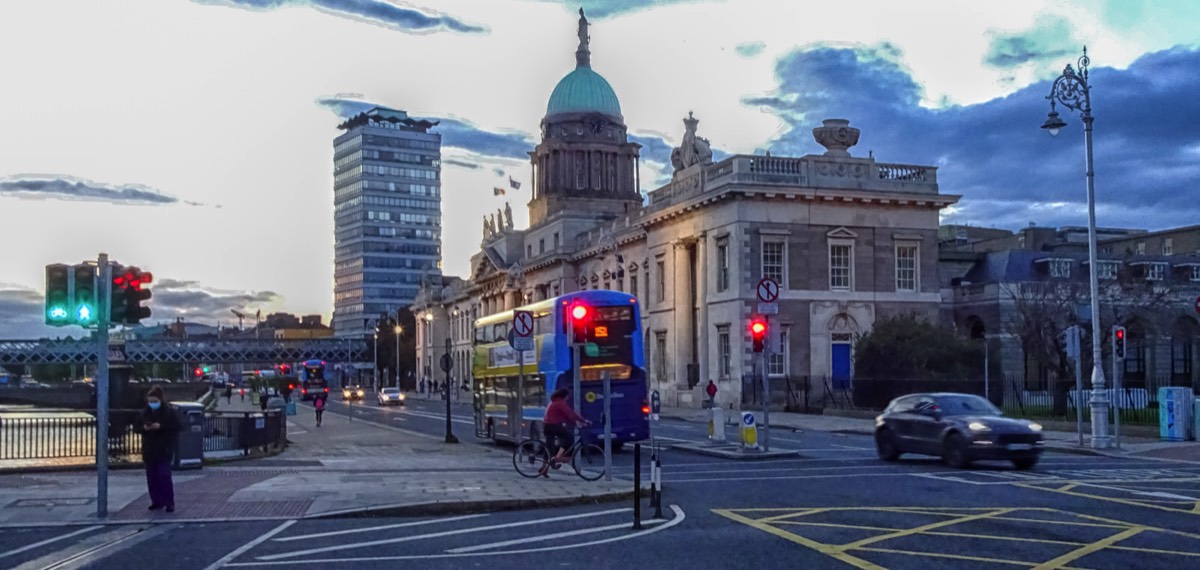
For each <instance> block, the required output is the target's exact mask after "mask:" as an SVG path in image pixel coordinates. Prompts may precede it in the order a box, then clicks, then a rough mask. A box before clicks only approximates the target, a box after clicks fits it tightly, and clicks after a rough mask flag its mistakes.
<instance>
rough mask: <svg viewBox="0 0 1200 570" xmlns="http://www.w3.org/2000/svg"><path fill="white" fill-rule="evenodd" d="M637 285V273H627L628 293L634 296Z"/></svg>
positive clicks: (636, 291)
mask: <svg viewBox="0 0 1200 570" xmlns="http://www.w3.org/2000/svg"><path fill="white" fill-rule="evenodd" d="M637 286H638V282H637V275H636V274H633V273H631V274H629V293H630V294H631V295H633V296H635V297H636V296H637V294H638V288H637Z"/></svg>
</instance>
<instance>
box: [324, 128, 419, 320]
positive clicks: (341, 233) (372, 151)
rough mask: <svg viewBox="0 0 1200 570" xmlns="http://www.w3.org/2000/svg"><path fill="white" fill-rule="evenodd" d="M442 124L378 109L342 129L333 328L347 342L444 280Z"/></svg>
mask: <svg viewBox="0 0 1200 570" xmlns="http://www.w3.org/2000/svg"><path fill="white" fill-rule="evenodd" d="M436 124H437V123H436V122H433V121H426V120H420V119H413V118H410V117H409V116H408V114H407V113H405V112H404V111H397V110H394V109H388V108H385V107H375V108H373V109H371V110H369V111H366V112H363V113H359V114H358V115H355V116H354V117H351V118H350V119H349V120H347V121H346V122H344V123H342V124H341V125H338V128H339V129H341V130H343V131H345V132H344V133H342V134H341V135H340V136H338V137H337V138H335V139H334V140H333V148H334V151H333V153H334V155H333V160H334V177H333V181H334V182H333V196H334V299H333V328H334V330H335V332H336V334H337V336H340V337H362V336H365V335H369V334H371V333H372V332H374V322H375V321H376V320H377V319H378V318H379V317H380V315H382V314H384V313H389V312H390V313H393V314H394V313H395V311H396V310H397V309H399V308H401V307H407V306H409V305H411V304H412V302H413V300H414V299H415V298H416V296H417V291H418V290H419V289H420V286H421V281H422V279H424V278H426V277H428V276H431V275H440V274H441V259H442V255H441V243H442V221H441V148H442V137H441V135H439V134H437V133H431V132H429V129H430V128H431V127H433V126H434V125H436Z"/></svg>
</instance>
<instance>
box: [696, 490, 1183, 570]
mask: <svg viewBox="0 0 1200 570" xmlns="http://www.w3.org/2000/svg"><path fill="white" fill-rule="evenodd" d="M1043 489H1044V490H1050V491H1057V489H1045V488H1043ZM713 512H714V513H716V514H718V515H721V516H723V517H725V518H728V519H730V520H733V521H736V522H739V523H742V524H745V525H748V526H751V527H754V528H756V529H759V530H761V531H763V532H767V533H770V534H772V535H774V536H777V537H779V538H783V539H785V540H788V541H790V542H793V543H796V544H799V545H801V546H804V547H806V548H809V549H811V550H814V551H816V552H818V553H821V554H824V555H826V556H829V557H831V558H834V559H836V560H839V561H841V562H845V563H846V564H849V565H850V566H853V567H855V568H860V569H863V570H875V569H879V568H882V567H881V566H879V565H878V564H876V563H874V562H871V561H870V560H867V559H865V558H863V557H862V556H861V555H862V554H867V553H879V554H891V555H902V556H913V557H928V558H931V559H948V560H962V561H970V562H985V563H993V564H1004V565H1013V566H1021V567H1025V568H1034V569H1038V570H1041V569H1046V570H1049V569H1052V568H1068V567H1069V566H1068V565H1069V564H1071V563H1072V562H1075V561H1077V560H1079V559H1081V558H1083V557H1085V556H1088V555H1091V554H1095V553H1097V552H1101V551H1104V550H1117V551H1126V552H1140V553H1146V554H1159V555H1168V556H1180V557H1183V559H1181V560H1179V561H1178V562H1179V564H1178V565H1179V566H1180V567H1187V566H1189V563H1187V562H1186V561H1187V560H1188V559H1192V560H1195V559H1196V558H1200V548H1197V551H1187V550H1168V549H1161V548H1143V547H1136V546H1121V545H1120V544H1119V543H1121V542H1122V541H1125V540H1127V539H1130V538H1132V537H1135V536H1138V535H1141V534H1147V533H1151V534H1152V533H1161V534H1167V535H1172V536H1177V537H1187V538H1190V539H1193V540H1194V541H1196V542H1197V543H1200V534H1191V533H1187V532H1181V531H1176V530H1170V529H1164V528H1157V527H1151V526H1146V525H1140V524H1134V523H1128V522H1124V521H1119V520H1115V519H1108V518H1103V517H1097V516H1093V515H1085V514H1081V513H1072V512H1069V511H1063V510H1058V509H1050V508H1038V507H1028V508H1026V507H1012V508H990V507H989V508H940V507H815V508H803V507H800V508H792V509H780V508H775V509H713ZM851 513H879V514H891V515H896V516H898V517H904V516H905V515H922V516H926V517H928V516H940V517H947V519H946V520H942V521H937V522H933V523H926V524H919V525H916V526H911V527H909V528H891V527H888V526H870V525H865V524H851V523H845V524H843V523H838V522H836V517H837V516H838V515H839V514H844V515H848V514H851ZM816 515H825V516H822V517H821V519H820V520H805V519H806V518H810V517H814V516H816ZM830 517H834V520H830ZM925 520H928V519H925ZM988 520H997V521H1017V522H1028V523H1032V524H1030V525H1029V526H1028V529H1029V533H1030V534H1032V535H1034V536H1029V537H1023V536H1000V535H995V534H986V533H980V532H962V531H955V530H953V529H950V528H948V527H953V526H955V525H962V524H968V523H972V522H977V521H988ZM910 522H911V521H910ZM922 522H924V521H922ZM890 523H891V521H888V523H886V524H890ZM1045 524H1053V525H1068V526H1077V527H1087V528H1093V529H1108V533H1106V534H1107V536H1104V537H1103V538H1100V539H1099V540H1096V541H1093V542H1087V541H1070V540H1048V539H1045V538H1041V536H1042V535H1041V534H1040V532H1039V528H1040V527H1039V525H1045ZM805 528H814V529H826V530H827V529H830V528H843V529H847V530H856V531H872V532H877V533H878V534H876V535H875V536H871V537H867V538H863V539H859V540H855V541H853V542H849V543H846V544H829V543H825V542H821V541H819V540H815V539H813V538H810V537H806V536H802V535H801V534H799V533H801V532H803V529H805ZM914 536H929V537H949V538H967V539H983V540H989V541H996V543H997V544H998V547H997V549H996V551H997V552H1000V553H1006V552H1028V549H1022V546H1021V545H1032V544H1044V545H1047V546H1065V547H1073V548H1072V550H1070V551H1068V552H1066V553H1062V554H1058V555H1057V556H1055V557H1054V558H1050V559H1048V560H1044V561H1029V560H1015V559H1010V558H999V557H989V556H981V555H978V554H976V555H967V554H950V553H946V552H939V551H930V552H924V551H919V550H910V549H898V548H888V547H887V546H886V544H883V543H886V542H887V541H892V540H898V539H903V538H909V537H914ZM1005 542H1009V543H1011V545H1004V543H1005ZM1058 552H1061V550H1059V551H1058ZM984 554H986V553H984ZM1056 554H1057V553H1056ZM1193 563H1194V562H1193Z"/></svg>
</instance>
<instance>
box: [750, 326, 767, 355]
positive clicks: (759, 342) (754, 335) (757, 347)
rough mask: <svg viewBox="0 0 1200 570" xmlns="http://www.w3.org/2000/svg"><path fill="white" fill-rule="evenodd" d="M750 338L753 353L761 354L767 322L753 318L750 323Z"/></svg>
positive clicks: (765, 336)
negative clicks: (752, 343) (752, 344)
mask: <svg viewBox="0 0 1200 570" xmlns="http://www.w3.org/2000/svg"><path fill="white" fill-rule="evenodd" d="M750 338H751V339H752V340H753V341H754V352H762V351H763V345H764V341H765V340H766V338H767V321H766V320H764V319H762V318H755V319H752V320H751V321H750Z"/></svg>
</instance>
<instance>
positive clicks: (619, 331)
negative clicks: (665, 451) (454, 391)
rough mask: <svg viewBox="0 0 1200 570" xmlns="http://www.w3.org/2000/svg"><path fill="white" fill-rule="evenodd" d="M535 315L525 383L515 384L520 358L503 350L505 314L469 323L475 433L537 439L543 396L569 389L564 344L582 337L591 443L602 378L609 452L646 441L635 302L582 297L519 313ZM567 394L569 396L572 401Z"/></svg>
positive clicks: (615, 294) (619, 296)
mask: <svg viewBox="0 0 1200 570" xmlns="http://www.w3.org/2000/svg"><path fill="white" fill-rule="evenodd" d="M518 310H524V311H530V312H531V313H533V317H534V329H533V338H534V350H533V351H532V352H524V353H523V354H524V358H523V360H524V369H525V370H524V373H525V382H524V384H523V385H521V384H520V383H519V382H518V376H519V371H520V370H519V364H520V363H519V362H518V360H517V358H518V356H519V354H522V353H518V352H517V351H515V350H513V348H512V346H510V344H509V333H510V331H509V329H510V328H511V326H512V318H513V312H512V311H505V312H503V313H497V314H494V315H489V316H486V317H483V318H481V319H479V320H477V321H475V342H474V355H473V359H472V366H471V369H472V373H473V374H472V375H473V376H474V386H473V393H474V404H475V433H476V435H477V436H479V437H482V438H487V439H491V440H494V441H510V442H518V441H520V440H521V439H524V438H528V437H531V436H537V437H540V436H541V435H540V434H541V423H542V416H543V415H544V414H545V411H546V406H547V405H548V404H549V403H550V402H549V398H550V394H551V393H552V392H554V391H555V390H557V389H559V388H569V389H572V390H573V389H574V383H575V376H574V366H573V362H572V344H571V338H572V334H573V331H574V330H575V329H576V328H579V329H580V330H583V331H584V334H583V335H582V338H581V339H580V344H579V346H578V353H579V370H580V374H579V381H580V389H579V391H580V394H579V402H580V410H579V412H580V413H581V414H582V415H583V417H585V418H587V419H588V420H591V422H592V425H591V427H589V428H586V430H587V432H588V435H589V436H591V438H592V439H593V441H597V440H599V439H602V438H603V433H604V425H603V422H602V421H601V418H602V415H603V410H604V387H603V383H602V379H603V377H604V375H605V374H608V377H609V379H610V383H611V391H612V405H611V409H612V433H613V441H614V448H617V447H620V446H621V445H622V444H624V443H625V442H628V441H640V440H643V439H646V438H648V437H650V418H649V415H650V407H649V401H648V399H647V385H646V369H645V362H644V356H643V355H644V352H643V351H642V342H643V340H642V334H641V327H640V326H639V323H640V322H641V314H640V311H639V307H638V303H637V298H636V297H634V296H632V295H630V294H628V293H621V292H619V291H603V290H593V291H581V292H578V293H570V294H567V295H563V296H561V297H555V298H553V299H547V300H545V301H539V302H537V303H533V304H531V305H527V306H524V307H519V308H518ZM573 399H574V395H572V400H573Z"/></svg>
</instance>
